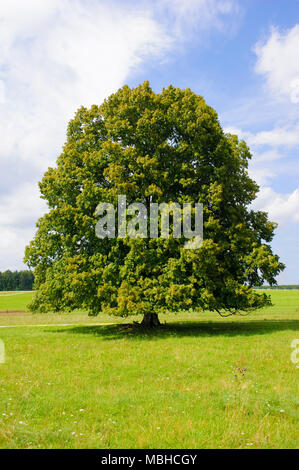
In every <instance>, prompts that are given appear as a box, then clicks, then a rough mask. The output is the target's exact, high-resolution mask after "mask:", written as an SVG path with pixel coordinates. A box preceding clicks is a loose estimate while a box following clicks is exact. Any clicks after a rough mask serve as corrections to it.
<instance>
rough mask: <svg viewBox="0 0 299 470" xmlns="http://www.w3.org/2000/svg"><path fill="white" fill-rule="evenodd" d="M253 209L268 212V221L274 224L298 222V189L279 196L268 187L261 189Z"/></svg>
mask: <svg viewBox="0 0 299 470" xmlns="http://www.w3.org/2000/svg"><path fill="white" fill-rule="evenodd" d="M253 208H254V209H258V210H263V211H266V212H268V213H269V217H270V220H274V221H275V222H279V223H290V222H299V188H297V189H295V190H294V191H293V192H292V193H289V194H279V193H276V192H275V191H274V190H273V189H272V188H270V187H267V186H266V187H263V188H262V189H261V191H260V193H259V195H258V198H257V199H256V201H255V202H254V203H253Z"/></svg>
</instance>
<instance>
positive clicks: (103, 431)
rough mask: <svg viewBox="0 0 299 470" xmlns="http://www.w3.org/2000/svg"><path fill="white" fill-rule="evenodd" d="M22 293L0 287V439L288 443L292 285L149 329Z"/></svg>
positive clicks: (9, 443)
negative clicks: (246, 304) (54, 307)
mask: <svg viewBox="0 0 299 470" xmlns="http://www.w3.org/2000/svg"><path fill="white" fill-rule="evenodd" d="M32 295H33V294H32V293H30V292H29V293H21V294H17V295H15V293H11V295H7V293H6V294H5V293H1V295H0V312H1V313H0V339H1V340H2V341H3V342H4V345H5V362H4V363H0V447H1V448H19V449H27V448H86V447H87V448H243V449H248V448H298V437H297V436H298V408H299V396H298V374H299V368H298V367H297V366H296V364H295V363H293V362H292V361H291V353H292V351H293V349H292V348H291V342H292V341H293V340H294V339H296V338H299V332H298V327H299V290H292V291H288V290H285V291H283V290H281V291H273V292H271V295H272V301H273V304H274V306H273V307H269V308H266V309H263V310H260V311H257V312H255V313H252V314H250V315H248V316H246V317H241V316H235V317H229V318H225V319H224V318H221V317H219V316H218V315H217V314H213V313H193V314H191V313H180V314H178V315H163V316H161V321H163V323H164V322H165V324H164V325H163V327H161V328H160V329H158V330H156V331H155V330H154V331H148V330H144V329H141V328H139V327H137V326H136V325H135V326H133V325H130V324H128V322H132V321H133V320H134V318H129V319H119V318H115V317H108V316H106V315H99V316H98V317H88V316H87V314H86V313H84V312H75V313H72V314H45V315H40V314H31V313H28V312H27V313H26V312H25V311H26V305H27V304H28V302H29V301H30V298H31V296H32ZM10 311H19V313H18V312H15V313H9V312H10ZM20 312H23V313H20ZM135 320H136V318H135ZM111 323H113V324H111ZM36 325H39V326H36ZM297 357H298V359H299V354H297ZM298 365H299V363H298Z"/></svg>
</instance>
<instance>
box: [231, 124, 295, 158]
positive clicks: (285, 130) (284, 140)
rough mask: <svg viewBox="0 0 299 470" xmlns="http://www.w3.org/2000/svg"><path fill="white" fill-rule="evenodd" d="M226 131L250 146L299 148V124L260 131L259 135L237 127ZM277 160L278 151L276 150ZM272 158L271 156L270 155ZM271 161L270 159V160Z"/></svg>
mask: <svg viewBox="0 0 299 470" xmlns="http://www.w3.org/2000/svg"><path fill="white" fill-rule="evenodd" d="M224 131H225V132H227V133H230V134H235V135H237V136H238V137H239V138H240V139H244V140H245V141H246V142H247V143H248V145H249V146H257V147H258V146H263V145H266V146H269V147H297V146H299V123H297V124H293V125H285V126H280V127H278V126H277V127H275V128H274V129H271V130H269V131H260V132H257V133H255V134H254V133H253V132H248V131H244V130H242V129H239V128H237V127H233V126H227V127H225V128H224ZM274 152H275V154H274V153H273V156H274V155H276V156H275V159H276V158H277V150H274ZM268 156H270V155H268ZM268 159H269V158H268Z"/></svg>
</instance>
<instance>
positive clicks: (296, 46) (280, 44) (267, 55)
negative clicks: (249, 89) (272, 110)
mask: <svg viewBox="0 0 299 470" xmlns="http://www.w3.org/2000/svg"><path fill="white" fill-rule="evenodd" d="M298 50H299V24H297V25H295V26H294V27H293V28H291V29H289V30H287V31H285V32H280V31H279V30H278V29H277V28H272V30H271V34H270V37H269V38H268V39H267V40H266V41H265V42H259V43H258V44H257V45H256V46H255V52H256V55H257V63H256V68H255V69H256V72H257V73H260V74H263V75H264V76H265V78H266V83H267V85H268V87H269V89H270V90H271V92H273V93H274V94H275V95H277V96H279V97H285V98H287V99H289V100H290V101H291V102H292V103H299V60H298Z"/></svg>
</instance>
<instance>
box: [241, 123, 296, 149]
mask: <svg viewBox="0 0 299 470" xmlns="http://www.w3.org/2000/svg"><path fill="white" fill-rule="evenodd" d="M247 135H248V141H249V143H250V144H251V145H268V146H272V147H274V146H285V147H297V146H298V145H299V124H295V125H292V126H284V127H276V128H274V129H272V130H270V131H261V132H258V133H256V134H251V133H247Z"/></svg>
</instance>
